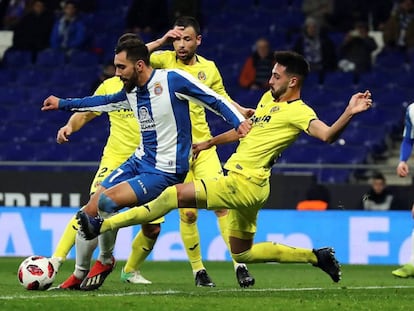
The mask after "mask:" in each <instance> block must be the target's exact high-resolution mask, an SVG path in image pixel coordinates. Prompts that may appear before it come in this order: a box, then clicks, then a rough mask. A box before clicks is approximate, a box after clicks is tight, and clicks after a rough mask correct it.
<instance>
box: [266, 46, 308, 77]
mask: <svg viewBox="0 0 414 311" xmlns="http://www.w3.org/2000/svg"><path fill="white" fill-rule="evenodd" d="M274 57H275V62H276V63H279V64H281V65H282V66H285V67H286V72H287V73H288V74H294V75H299V76H301V77H302V78H303V79H304V78H306V76H307V75H308V74H309V71H310V66H309V63H308V62H307V61H306V59H305V58H304V57H303V56H302V55H300V54H299V53H296V52H293V51H276V52H275V53H274Z"/></svg>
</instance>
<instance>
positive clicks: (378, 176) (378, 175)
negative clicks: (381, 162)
mask: <svg viewBox="0 0 414 311" xmlns="http://www.w3.org/2000/svg"><path fill="white" fill-rule="evenodd" d="M371 178H372V179H380V180H382V181H384V182H385V176H384V174H383V173H381V172H374V173H372V177H371Z"/></svg>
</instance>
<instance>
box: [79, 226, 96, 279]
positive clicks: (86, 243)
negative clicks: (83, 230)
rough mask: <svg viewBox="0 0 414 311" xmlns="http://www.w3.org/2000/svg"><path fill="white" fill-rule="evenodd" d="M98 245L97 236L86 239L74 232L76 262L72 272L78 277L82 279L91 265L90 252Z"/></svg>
mask: <svg viewBox="0 0 414 311" xmlns="http://www.w3.org/2000/svg"><path fill="white" fill-rule="evenodd" d="M97 245H98V238H95V239H92V240H86V239H85V238H83V237H82V236H81V235H80V234H79V232H78V233H77V234H76V242H75V247H76V264H75V271H74V272H73V274H74V275H75V277H77V278H78V279H84V278H85V276H86V274H87V273H88V271H89V269H90V267H91V260H92V254H93V251H94V250H95V248H96V246H97Z"/></svg>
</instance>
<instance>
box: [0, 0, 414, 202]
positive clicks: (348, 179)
mask: <svg viewBox="0 0 414 311" xmlns="http://www.w3.org/2000/svg"><path fill="white" fill-rule="evenodd" d="M96 3H97V6H96V10H94V11H93V12H88V13H83V18H84V20H85V22H86V23H87V25H88V27H89V29H90V34H89V36H90V42H91V43H90V46H89V47H88V48H87V49H86V50H84V51H78V52H76V53H73V54H72V55H71V57H70V58H69V59H65V57H63V55H62V54H60V53H59V52H56V51H51V50H44V51H42V52H40V53H39V55H38V58H37V60H36V62H34V63H32V61H31V57H30V55H29V53H28V52H27V53H26V52H22V51H12V50H8V51H6V52H5V53H4V55H3V58H2V62H1V67H0V115H1V116H2V121H1V124H0V150H1V152H0V172H1V173H2V174H6V175H7V176H8V177H7V178H12V179H13V178H14V180H15V182H14V183H13V181H11V182H9V183H6V184H7V185H6V184H4V185H2V187H1V188H3V190H2V189H0V192H4V193H5V192H10V191H12V190H10V187H11V184H18V185H20V186H21V187H23V188H25V187H26V188H29V187H37V186H38V185H36V184H37V183H36V182H35V181H34V182H33V183H31V185H30V186H24V185H22V181H24V180H28V179H27V178H28V177H27V175H19V174H22V173H27V172H36V176H39V174H43V173H44V172H48V173H50V174H54V173H58V174H59V173H60V172H65V173H66V174H71V173H76V174H77V173H79V172H81V173H82V174H86V175H87V176H92V175H93V173H94V170H95V169H96V168H97V163H98V161H99V159H100V155H101V152H102V147H103V146H104V144H105V142H106V138H107V135H108V121H107V118H106V117H105V116H104V117H100V118H97V119H95V120H94V121H93V122H91V124H88V125H87V126H86V128H85V129H83V130H82V131H80V132H79V133H76V134H74V135H73V136H72V138H71V143H69V144H65V145H57V144H56V142H55V137H56V133H57V130H58V129H59V128H60V127H61V126H62V125H64V124H65V122H66V121H67V119H68V118H69V116H70V114H68V113H65V112H53V113H47V114H46V113H42V112H41V111H40V106H41V103H42V101H43V99H44V98H45V97H46V96H48V95H50V94H54V95H57V96H59V97H79V96H87V95H90V93H91V85H92V83H93V82H94V81H96V79H97V78H98V76H99V74H100V72H101V71H102V66H103V65H104V64H105V63H107V62H108V61H110V60H111V59H112V57H113V47H114V45H115V42H116V40H117V38H118V37H119V35H120V34H122V33H123V32H124V30H125V15H126V12H127V10H128V7H129V5H130V3H131V1H130V0H120V1H117V2H116V6H114V5H113V1H110V0H100V1H97V2H96ZM200 3H201V9H200V12H201V16H202V35H203V39H202V45H201V47H200V49H199V54H201V55H203V56H205V57H207V58H210V59H212V60H214V61H215V62H216V64H217V66H218V68H219V70H220V71H221V74H222V76H223V81H224V84H225V86H226V88H227V91H228V93H229V94H230V95H231V96H232V98H234V99H235V100H236V101H238V102H239V103H240V104H241V105H244V106H248V107H255V105H256V103H257V102H258V100H259V99H260V97H261V95H262V93H263V92H262V91H257V90H246V89H242V88H240V87H239V85H238V75H239V73H240V69H241V66H242V65H243V62H244V60H245V59H246V57H247V56H248V55H250V53H251V52H252V48H253V45H254V43H255V41H256V39H257V38H259V37H266V38H268V39H269V40H270V42H271V44H272V47H273V48H274V49H279V50H280V49H289V48H291V47H292V44H293V39H294V38H295V34H297V33H298V32H300V30H301V28H302V25H303V23H304V19H305V16H304V14H303V13H302V11H301V5H302V1H301V0H279V1H272V0H237V1H236V0H209V1H206V0H204V1H201V2H200ZM372 34H373V35H374V36H375V37H376V38H378V43H379V45H380V47H381V40H380V37H381V36H380V34H378V32H373V33H372ZM158 35H159V34H155V35H154V37H157V36H158ZM329 35H330V37H331V38H332V40H334V42H335V43H337V44H339V43H340V42H341V40H342V39H343V37H344V35H345V33H344V32H332V33H329ZM0 36H1V38H3V40H0V42H1V43H0V45H2V48H3V50H5V49H6V48H7V44H8V43H7V42H8V40H9V42H11V41H10V40H11V39H10V32H9V31H3V32H1V33H0ZM151 39H153V37H148V38H146V37H144V40H145V41H149V40H151ZM413 77H414V67H413V66H412V64H411V63H410V61H404V60H403V58H402V57H401V55H400V54H399V53H385V52H382V51H381V49H380V48H379V49H378V51H377V52H376V59H375V63H374V67H373V69H372V71H371V72H369V73H366V74H363V75H361V76H359V77H358V79H357V80H356V79H355V77H354V75H353V74H352V73H349V72H346V73H344V72H341V71H335V72H331V73H328V74H327V75H326V77H325V80H324V82H323V83H320V82H319V81H318V79H317V77H316V74H315V75H311V76H310V77H309V78H308V80H307V82H306V85H305V87H304V89H303V98H304V100H305V101H306V102H307V103H309V105H311V106H312V107H314V108H315V109H316V111H317V112H318V115H319V117H320V118H321V119H322V120H324V121H326V122H327V123H331V122H332V121H333V120H334V119H335V118H336V117H337V116H338V115H339V114H340V113H341V112H342V110H343V109H344V107H345V105H346V104H347V101H348V99H349V97H350V95H351V94H352V93H353V92H355V91H357V90H365V89H370V90H371V91H372V93H373V97H374V103H375V104H374V108H373V109H372V110H371V111H369V113H364V114H362V115H360V116H358V117H357V118H355V120H353V122H352V124H351V126H350V127H349V128H348V129H347V130H346V131H345V133H344V134H343V137H342V138H343V140H342V141H341V144H338V143H337V144H334V145H326V144H323V143H320V142H318V141H317V140H316V139H313V138H310V137H307V136H306V135H302V136H301V137H300V138H299V140H298V141H297V142H296V143H295V144H294V146H292V147H291V148H290V149H288V150H286V152H284V153H283V154H282V156H281V157H280V159H279V161H278V163H279V164H276V165H275V167H274V174H275V176H277V175H281V176H288V177H287V179H284V180H285V181H282V182H281V181H280V180H279V177H277V178H276V179H275V182H278V186H279V189H280V188H283V187H285V186H286V187H287V190H286V191H289V189H297V188H298V189H299V190H297V191H299V192H296V193H299V194H300V195H302V194H303V192H304V190H303V189H304V188H305V187H306V186H307V185H308V183H309V182H310V181H305V183H304V184H303V183H301V182H299V183H298V181H297V180H298V179H297V178H295V177H297V176H299V177H301V176H305V177H306V178H307V176H310V175H313V176H315V177H316V179H317V181H318V183H322V184H326V185H327V186H328V187H331V191H332V192H333V193H334V196H335V193H336V192H337V191H342V190H343V187H344V186H349V187H351V188H349V189H357V190H355V192H354V193H355V196H359V192H360V191H361V190H360V189H361V187H365V188H366V184H367V180H368V178H369V176H370V174H371V172H372V171H373V170H381V171H383V172H384V173H385V174H386V177H387V180H388V184H390V185H391V186H396V188H398V189H397V191H400V192H401V196H404V200H405V201H404V202H405V203H404V204H403V206H402V207H401V209H408V208H409V207H408V206H409V205H408V199H409V195H408V193H409V190H410V189H411V179H406V180H402V179H397V178H396V177H395V173H394V172H395V167H396V165H397V163H398V162H397V161H398V158H397V157H398V147H399V142H400V137H401V134H402V126H403V122H402V120H403V115H404V111H405V107H406V106H407V104H408V103H410V102H411V101H412V97H413V88H412V87H411V85H410V83H411V81H413ZM208 116H209V119H210V124H211V127H212V130H213V132H214V133H220V132H222V131H224V130H227V128H226V127H223V125H222V124H221V123H220V122H218V120H217V119H216V118H215V117H214V116H212V115H210V114H209V115H208ZM234 148H235V146H234V145H229V146H225V147H220V148H219V154H220V157H221V159H222V160H223V161H225V160H226V159H227V157H228V156H229V154H231V152H232V151H233V150H234ZM18 173H19V174H18ZM6 175H4V176H6ZM16 176H22V180H19V179H18V177H16ZM67 176H69V175H67ZM289 178H291V179H293V180H294V181H293V182H292V183H289V182H287V183H286V180H288V181H289ZM306 178H305V179H306ZM69 179H70V178H69ZM299 179H300V180H303V178H299ZM9 180H10V179H9ZM306 180H307V179H306ZM89 181H90V179H88V178H85V185H84V187H85V188H84V189H86V190H87V189H88V188H89V187H88V183H89ZM3 182H4V179H3V180H2V181H1V183H3ZM338 186H339V188H338ZM354 186H356V188H355V187H354ZM289 187H293V188H289ZM352 187H354V188H352ZM337 189H340V190H337ZM347 189H348V188H347ZM15 191H16V190H15ZM86 192H87V191H85V192H84V193H86ZM285 193H286V192H285ZM362 193H363V192H361V194H362ZM274 199H276V198H274ZM276 200H277V199H276ZM293 200H298V196H297V195H295V196H294V198H292V200H291V201H286V200H285V201H283V202H281V201H280V200H279V201H271V202H270V204H269V207H272V206H273V207H277V208H279V206H284V205H288V206H284V208H294V206H291V204H293ZM335 200H336V199H335ZM336 201H340V200H336ZM0 204H1V202H0ZM3 204H4V205H6V204H5V201H4V198H3ZM340 204H341V203H338V204H335V205H340ZM353 204H354V202H352V203H350V204H348V206H349V207H350V208H353Z"/></svg>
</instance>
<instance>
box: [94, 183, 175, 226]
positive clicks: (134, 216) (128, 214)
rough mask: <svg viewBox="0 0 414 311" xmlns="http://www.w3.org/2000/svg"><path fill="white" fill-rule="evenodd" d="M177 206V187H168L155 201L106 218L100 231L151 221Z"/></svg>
mask: <svg viewBox="0 0 414 311" xmlns="http://www.w3.org/2000/svg"><path fill="white" fill-rule="evenodd" d="M177 206H178V201H177V188H175V187H174V186H172V187H168V188H167V189H165V190H164V192H163V193H161V194H160V196H159V197H158V198H157V199H155V200H154V201H151V202H150V203H147V204H145V205H142V206H139V207H133V208H131V209H129V210H127V211H125V212H122V213H118V214H116V215H114V216H112V217H109V218H107V219H104V221H103V223H102V226H101V230H100V232H101V233H102V232H105V231H108V230H114V229H119V228H123V227H128V226H132V225H137V224H146V223H149V222H151V221H153V220H155V219H157V218H160V217H161V216H164V215H165V214H167V213H168V212H169V211H171V210H173V209H175V208H177Z"/></svg>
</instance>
